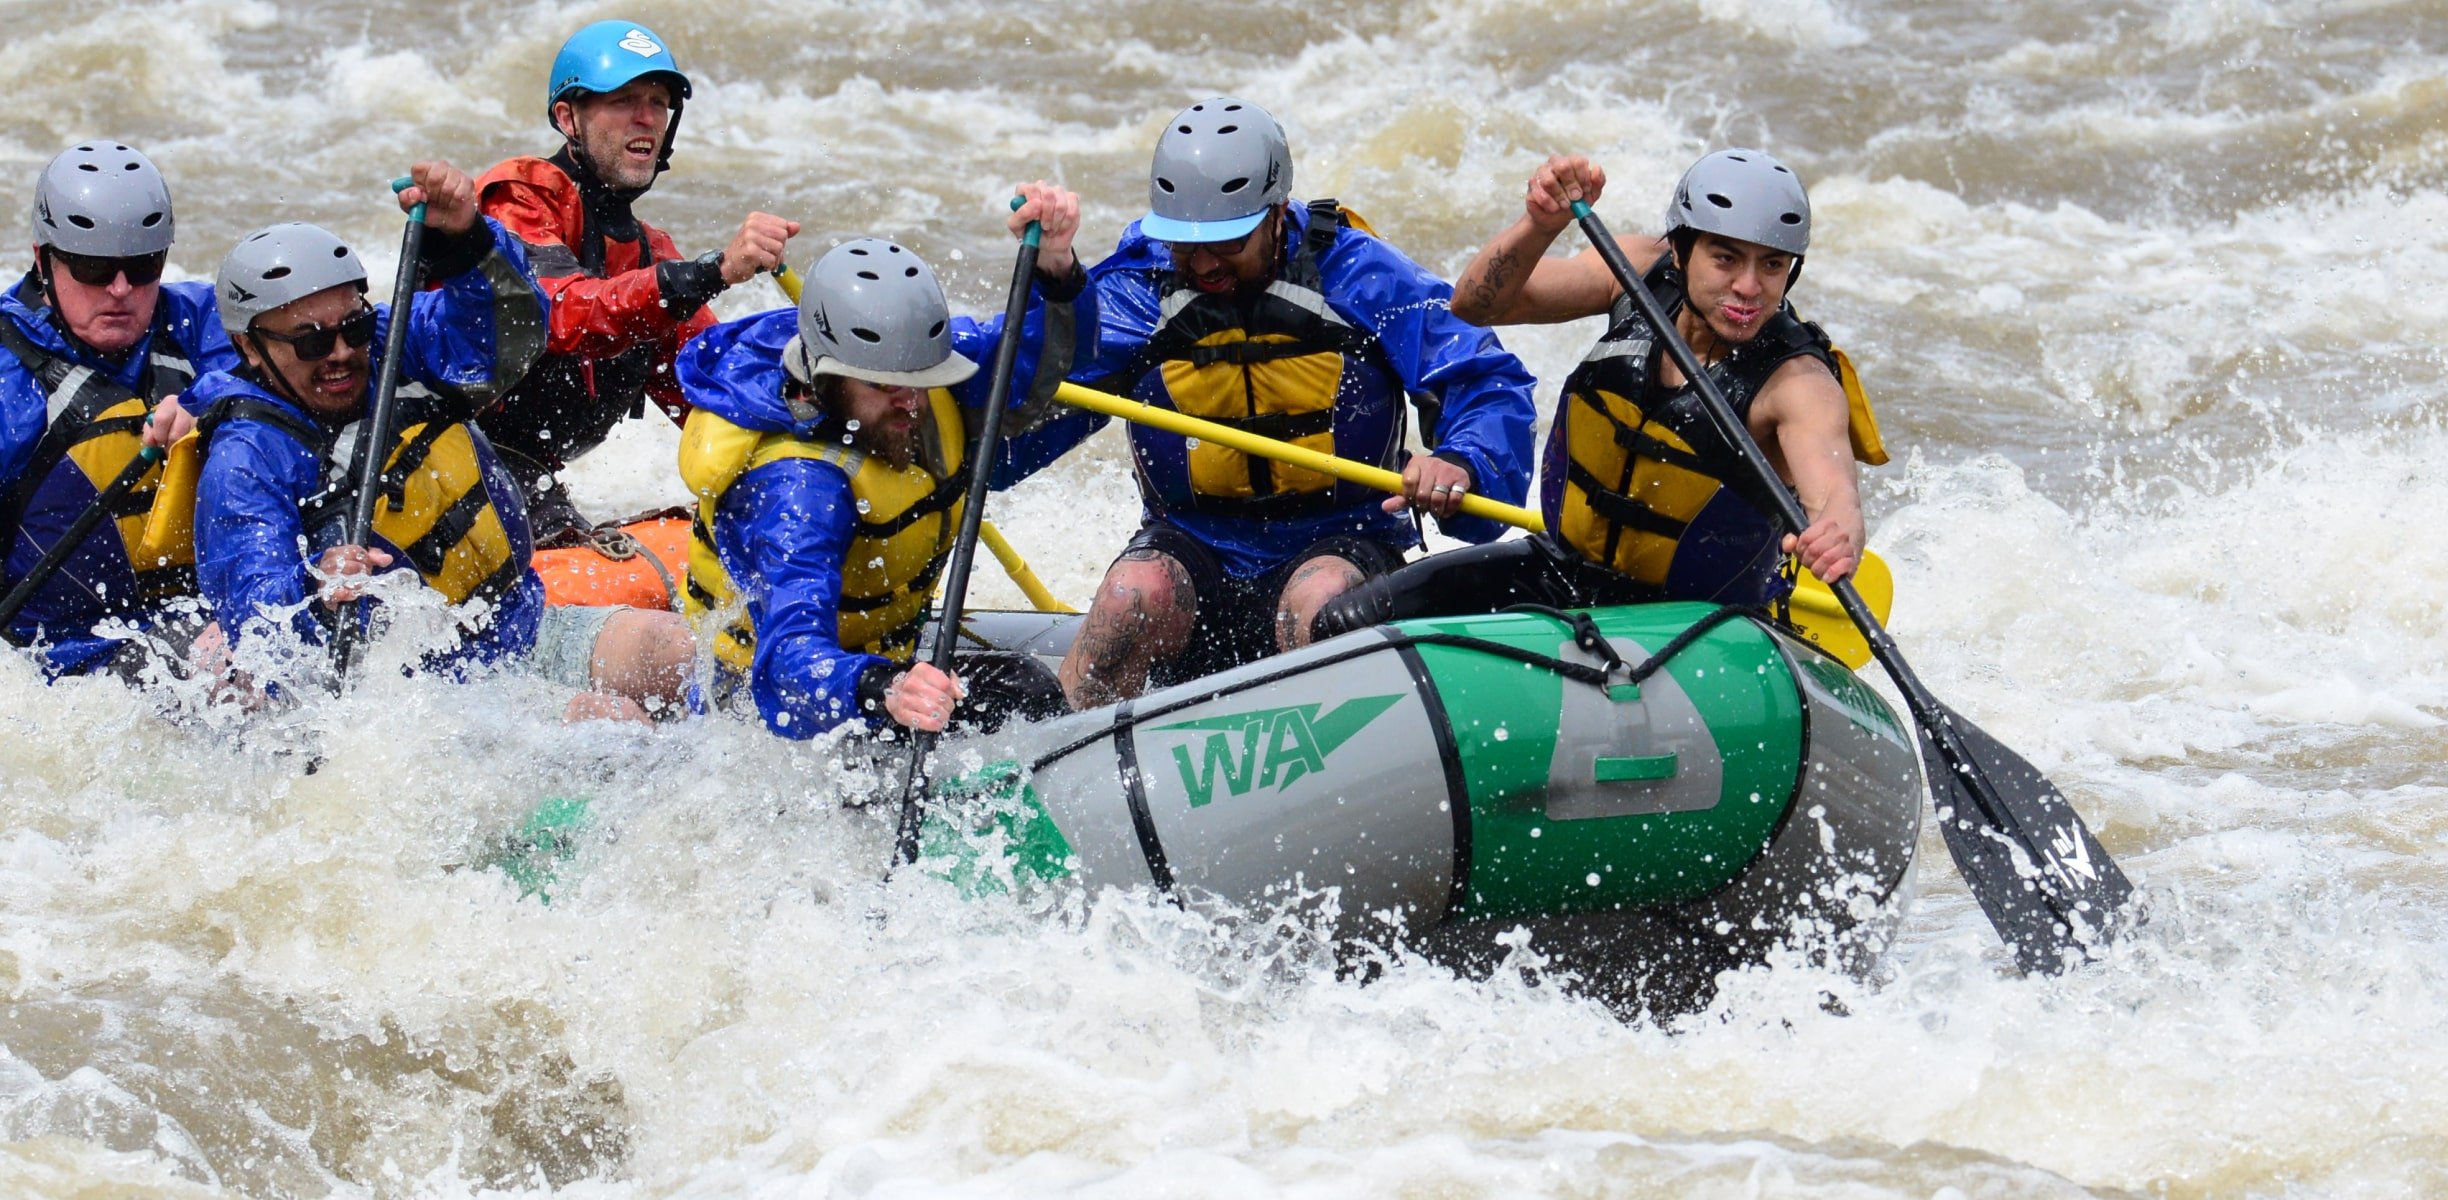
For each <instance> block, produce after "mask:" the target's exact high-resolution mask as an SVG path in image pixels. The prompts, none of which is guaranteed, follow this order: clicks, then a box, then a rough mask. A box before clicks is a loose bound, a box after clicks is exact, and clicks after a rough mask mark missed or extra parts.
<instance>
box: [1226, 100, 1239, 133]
mask: <svg viewBox="0 0 2448 1200" xmlns="http://www.w3.org/2000/svg"><path fill="white" fill-rule="evenodd" d="M1224 111H1225V112H1240V111H1241V106H1240V105H1238V104H1227V105H1225V106H1224ZM1224 132H1226V133H1231V132H1232V130H1229V129H1227V130H1225V131H1224Z"/></svg>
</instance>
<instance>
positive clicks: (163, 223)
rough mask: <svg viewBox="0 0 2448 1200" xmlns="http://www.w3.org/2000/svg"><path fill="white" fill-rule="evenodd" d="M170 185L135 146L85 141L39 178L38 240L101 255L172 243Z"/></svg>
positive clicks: (125, 254) (152, 250) (131, 253)
mask: <svg viewBox="0 0 2448 1200" xmlns="http://www.w3.org/2000/svg"><path fill="white" fill-rule="evenodd" d="M171 225H172V222H171V220H170V185H169V184H168V183H167V182H165V181H164V180H163V179H162V173H161V171H160V169H158V168H156V167H155V166H154V165H153V160H152V159H149V158H146V157H145V156H144V155H143V153H142V152H140V151H138V150H137V149H136V148H135V147H133V146H123V145H120V144H119V143H117V142H85V143H83V144H81V145H77V146H72V147H70V148H69V149H67V150H64V151H62V152H61V153H60V156H59V157H57V158H54V159H52V160H51V165H49V166H47V167H44V168H43V173H42V177H41V178H40V179H38V180H36V181H35V183H34V244H35V245H37V246H50V247H53V248H55V249H59V250H65V251H67V252H68V253H70V254H86V255H92V256H94V257H96V258H132V257H135V256H136V255H139V254H160V253H162V252H163V251H166V250H168V249H169V248H170V241H171V234H172V228H171Z"/></svg>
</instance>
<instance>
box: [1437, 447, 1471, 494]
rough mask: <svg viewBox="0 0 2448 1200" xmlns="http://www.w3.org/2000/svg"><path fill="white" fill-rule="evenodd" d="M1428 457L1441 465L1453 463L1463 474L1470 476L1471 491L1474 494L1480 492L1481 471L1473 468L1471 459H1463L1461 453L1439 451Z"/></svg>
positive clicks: (1456, 451)
mask: <svg viewBox="0 0 2448 1200" xmlns="http://www.w3.org/2000/svg"><path fill="white" fill-rule="evenodd" d="M1428 457H1430V458H1433V459H1435V460H1437V461H1438V462H1441V463H1452V464H1453V465H1455V466H1457V467H1460V468H1462V473H1463V474H1465V475H1468V476H1470V487H1471V490H1472V491H1474V492H1475V491H1478V490H1479V469H1478V468H1477V467H1474V466H1472V465H1471V461H1470V459H1468V458H1465V457H1463V455H1462V453H1461V452H1460V451H1458V450H1439V451H1437V452H1436V453H1434V454H1431V455H1429V456H1428Z"/></svg>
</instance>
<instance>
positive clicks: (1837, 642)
mask: <svg viewBox="0 0 2448 1200" xmlns="http://www.w3.org/2000/svg"><path fill="white" fill-rule="evenodd" d="M1054 398H1055V399H1057V400H1060V401H1062V402H1063V403H1065V404H1068V405H1071V406H1072V407H1074V408H1084V409H1087V410H1088V411H1090V412H1100V413H1104V414H1105V415H1107V416H1109V417H1120V418H1122V419H1123V420H1125V421H1130V422H1134V423H1136V424H1140V425H1146V426H1148V427H1150V428H1153V429H1162V430H1164V431H1165V432H1167V433H1177V434H1180V435H1181V436H1183V437H1192V438H1198V439H1199V440H1201V441H1208V442H1214V443H1215V444H1217V445H1219V446H1228V447H1231V448H1232V449H1235V450H1239V451H1241V452H1242V453H1244V454H1255V455H1257V456H1258V457H1260V458H1271V459H1274V460H1275V461H1277V462H1282V463H1290V464H1292V465H1293V466H1296V467H1302V468H1306V469H1308V470H1311V471H1315V472H1317V473H1318V474H1321V475H1327V476H1331V477H1333V478H1336V479H1340V480H1342V481H1344V482H1346V483H1356V484H1359V485H1360V486H1362V487H1369V488H1375V489H1377V490H1378V491H1381V492H1392V493H1396V494H1400V493H1401V491H1402V476H1400V475H1397V474H1395V473H1394V472H1392V471H1388V470H1386V469H1384V468H1383V467H1372V466H1369V465H1368V464H1366V463H1359V462H1354V461H1352V460H1351V459H1348V458H1338V457H1336V456H1334V455H1332V454H1321V453H1319V452H1318V451H1315V450H1311V449H1308V448H1306V447H1302V446H1295V445H1292V444H1291V443H1289V442H1281V441H1277V440H1275V439H1274V438H1271V437H1265V436H1262V435H1259V434H1255V433H1250V432H1248V431H1246V430H1241V429H1234V428H1232V427H1231V426H1229V425H1218V424H1216V423H1215V422H1213V421H1202V420H1200V419H1199V418H1197V417H1193V416H1189V415H1187V414H1184V413H1179V412H1175V411H1174V410H1172V409H1169V408H1158V407H1156V406H1155V405H1153V404H1147V403H1144V402H1141V401H1138V400H1126V399H1124V398H1122V397H1120V396H1116V395H1113V394H1111V393H1108V392H1100V391H1097V390H1096V389H1094V388H1085V387H1081V386H1080V385H1078V384H1076V383H1066V384H1063V385H1061V386H1059V387H1057V388H1055V389H1054ZM1462 511H1463V512H1464V513H1466V514H1468V515H1470V516H1474V517H1486V518H1488V519H1489V520H1492V521H1501V522H1503V523H1504V524H1507V525H1511V526H1513V527H1515V528H1517V529H1527V530H1529V531H1530V532H1532V533H1543V532H1545V531H1546V529H1547V523H1546V522H1545V521H1544V520H1542V519H1541V518H1540V517H1539V514H1537V513H1535V512H1532V511H1530V510H1529V509H1526V508H1521V507H1518V506H1515V505H1511V504H1504V503H1500V502H1498V501H1494V500H1490V499H1488V498H1487V497H1485V496H1476V495H1474V496H1465V497H1463V498H1462ZM1857 579H1858V580H1860V581H1861V583H1862V597H1863V598H1864V599H1865V600H1868V601H1869V603H1870V607H1871V610H1872V611H1873V612H1875V613H1876V614H1877V616H1878V619H1879V620H1880V621H1881V622H1882V623H1883V622H1885V621H1886V620H1887V608H1888V604H1889V602H1890V601H1891V600H1892V599H1893V597H1894V592H1893V590H1892V589H1893V584H1892V583H1891V582H1890V581H1889V576H1888V573H1887V564H1886V563H1884V562H1881V561H1880V560H1879V558H1878V556H1877V555H1875V554H1872V553H1870V552H1868V551H1866V550H1865V551H1863V552H1862V565H1861V569H1860V572H1859V575H1858V576H1857ZM1791 605H1792V612H1793V619H1794V623H1795V625H1796V626H1797V627H1798V628H1800V629H1801V630H1802V632H1803V633H1804V634H1805V635H1808V636H1810V638H1811V640H1813V641H1816V642H1818V643H1820V644H1821V645H1822V646H1825V647H1827V648H1828V650H1829V651H1830V652H1831V653H1833V654H1835V655H1836V656H1837V657H1838V658H1841V659H1843V660H1844V661H1845V663H1846V665H1848V666H1851V667H1854V668H1856V669H1859V668H1860V667H1862V666H1863V665H1865V664H1867V663H1868V662H1869V661H1870V647H1869V644H1868V643H1867V642H1863V641H1862V640H1861V635H1860V633H1859V632H1858V631H1856V630H1855V629H1854V628H1853V619H1852V618H1851V617H1848V616H1846V615H1845V611H1844V606H1842V605H1840V604H1838V603H1837V602H1836V596H1835V593H1833V592H1830V591H1829V590H1828V587H1827V585H1826V584H1824V583H1821V582H1819V580H1818V579H1817V578H1816V577H1815V576H1812V575H1811V574H1810V573H1809V572H1807V571H1806V572H1804V573H1803V576H1802V580H1801V584H1800V586H1798V587H1796V588H1795V589H1794V594H1793V599H1792V601H1791ZM1856 643H1858V645H1857V644H1856Z"/></svg>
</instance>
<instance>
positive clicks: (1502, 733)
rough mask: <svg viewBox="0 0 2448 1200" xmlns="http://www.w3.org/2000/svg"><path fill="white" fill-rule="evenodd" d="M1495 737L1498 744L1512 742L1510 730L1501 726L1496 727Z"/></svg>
mask: <svg viewBox="0 0 2448 1200" xmlns="http://www.w3.org/2000/svg"><path fill="white" fill-rule="evenodd" d="M1495 737H1496V740H1497V741H1500V742H1509V741H1512V740H1513V731H1512V730H1510V729H1507V728H1505V727H1504V726H1502V725H1499V726H1497V727H1496V734H1495Z"/></svg>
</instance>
